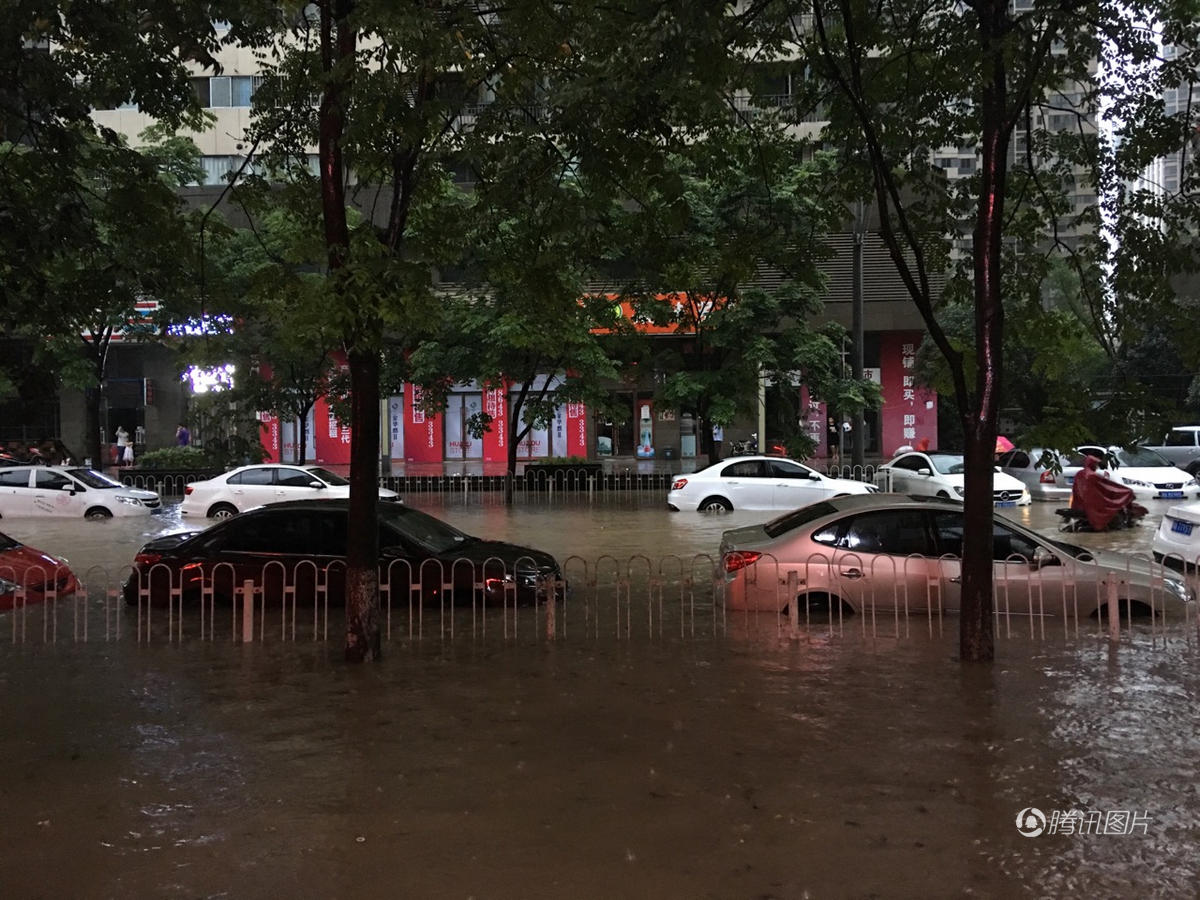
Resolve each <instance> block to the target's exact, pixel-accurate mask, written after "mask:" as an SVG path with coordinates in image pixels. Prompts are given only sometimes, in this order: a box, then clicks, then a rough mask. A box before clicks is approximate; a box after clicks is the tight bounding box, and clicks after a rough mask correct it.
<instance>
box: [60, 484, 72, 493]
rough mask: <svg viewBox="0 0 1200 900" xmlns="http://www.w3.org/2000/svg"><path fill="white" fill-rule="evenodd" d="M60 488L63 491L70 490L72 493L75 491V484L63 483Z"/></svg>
mask: <svg viewBox="0 0 1200 900" xmlns="http://www.w3.org/2000/svg"><path fill="white" fill-rule="evenodd" d="M62 490H64V491H70V492H71V493H72V494H73V493H75V485H73V484H64V485H63V486H62Z"/></svg>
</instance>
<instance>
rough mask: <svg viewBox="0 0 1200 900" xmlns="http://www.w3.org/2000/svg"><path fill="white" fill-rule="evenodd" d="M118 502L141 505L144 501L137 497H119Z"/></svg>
mask: <svg viewBox="0 0 1200 900" xmlns="http://www.w3.org/2000/svg"><path fill="white" fill-rule="evenodd" d="M117 502H118V503H124V504H126V505H128V506H141V505H142V501H141V500H139V499H138V498H137V497H117Z"/></svg>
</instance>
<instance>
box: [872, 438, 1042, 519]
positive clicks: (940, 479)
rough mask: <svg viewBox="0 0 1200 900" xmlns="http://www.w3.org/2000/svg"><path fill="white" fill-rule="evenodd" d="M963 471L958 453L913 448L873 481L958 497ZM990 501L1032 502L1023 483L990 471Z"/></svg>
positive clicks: (895, 490)
mask: <svg viewBox="0 0 1200 900" xmlns="http://www.w3.org/2000/svg"><path fill="white" fill-rule="evenodd" d="M966 471H967V467H966V462H965V461H964V459H963V455H962V454H961V453H942V452H940V451H936V450H931V451H929V452H928V453H926V452H923V451H920V450H913V451H909V452H906V453H901V454H899V455H897V456H895V457H894V458H892V459H890V460H888V461H887V462H885V463H884V464H883V465H881V466H880V467H879V468H878V469H877V470H876V471H875V484H877V485H878V486H879V488H880V489H881V490H884V491H889V492H893V493H897V494H920V495H924V496H928V497H942V498H944V499H947V500H961V499H962V496H963V492H964V487H963V484H964V481H965V479H966ZM992 500H993V502H994V503H995V505H996V506H1001V507H1003V506H1028V505H1029V504H1030V503H1031V502H1032V501H1031V499H1030V496H1029V491H1027V490H1026V489H1025V485H1023V484H1022V483H1021V482H1020V481H1018V480H1017V479H1015V478H1013V477H1012V476H1011V475H1005V474H1004V473H1003V472H993V473H992Z"/></svg>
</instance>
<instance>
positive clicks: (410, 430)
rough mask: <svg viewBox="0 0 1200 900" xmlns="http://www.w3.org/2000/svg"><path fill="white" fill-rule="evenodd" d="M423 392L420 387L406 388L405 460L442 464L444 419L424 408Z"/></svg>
mask: <svg viewBox="0 0 1200 900" xmlns="http://www.w3.org/2000/svg"><path fill="white" fill-rule="evenodd" d="M423 393H424V392H423V391H422V390H421V388H420V387H419V386H418V385H415V384H407V385H405V386H404V396H405V397H406V398H407V399H408V401H409V402H408V404H407V406H406V409H405V410H404V459H405V461H406V462H436V463H440V462H441V461H442V460H443V458H444V454H443V451H442V417H441V416H440V415H429V414H427V413H426V412H425V410H424V409H423V408H422V406H421V404H422V402H423V401H424V396H423Z"/></svg>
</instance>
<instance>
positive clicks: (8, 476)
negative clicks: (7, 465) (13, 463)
mask: <svg viewBox="0 0 1200 900" xmlns="http://www.w3.org/2000/svg"><path fill="white" fill-rule="evenodd" d="M0 487H10V488H11V487H29V470H28V469H0Z"/></svg>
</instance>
